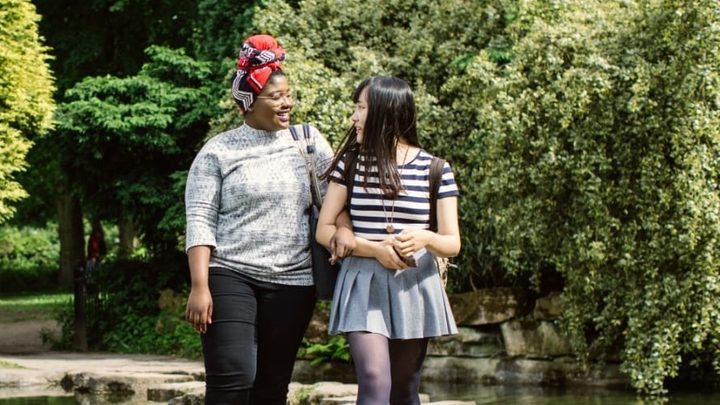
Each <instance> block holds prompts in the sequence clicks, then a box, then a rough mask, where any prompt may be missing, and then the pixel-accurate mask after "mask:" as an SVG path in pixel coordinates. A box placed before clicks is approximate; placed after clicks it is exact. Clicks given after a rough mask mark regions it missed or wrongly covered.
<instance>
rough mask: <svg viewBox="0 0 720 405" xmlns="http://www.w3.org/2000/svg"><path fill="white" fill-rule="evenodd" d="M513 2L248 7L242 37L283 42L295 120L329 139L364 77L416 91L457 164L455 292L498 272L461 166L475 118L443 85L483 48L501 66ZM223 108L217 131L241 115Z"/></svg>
mask: <svg viewBox="0 0 720 405" xmlns="http://www.w3.org/2000/svg"><path fill="white" fill-rule="evenodd" d="M515 3H516V1H515V0H485V1H469V0H452V1H444V2H439V1H411V0H401V1H394V2H386V1H381V0H370V1H345V2H343V3H342V6H341V7H338V3H337V2H336V1H333V0H316V1H301V2H298V3H297V4H291V3H290V2H284V1H281V0H269V1H265V2H263V3H261V4H260V5H258V7H256V9H255V10H254V11H253V19H252V21H251V22H252V24H251V26H250V27H249V28H248V29H247V32H246V33H245V35H247V34H249V33H257V32H263V33H269V34H272V35H274V36H276V37H277V38H278V39H279V40H280V42H281V44H282V45H283V46H284V47H285V48H286V49H287V51H288V53H289V58H288V60H287V62H286V64H285V66H286V71H287V72H288V74H289V80H290V82H291V85H292V86H293V87H294V89H295V93H296V95H297V102H296V105H295V109H294V112H293V120H294V121H296V122H302V121H308V122H312V123H313V124H314V125H316V126H317V127H318V128H319V129H320V131H321V132H323V133H324V134H325V135H326V136H327V137H328V138H329V139H330V141H331V142H334V143H337V142H338V141H339V139H340V138H342V137H343V136H344V134H345V132H346V130H347V128H348V127H349V120H348V118H349V116H350V113H351V100H350V94H351V93H352V90H353V88H354V86H355V85H356V84H357V83H359V82H360V81H361V80H362V79H364V78H365V77H367V76H370V75H374V74H390V75H395V76H399V77H402V78H404V79H406V80H408V81H409V82H410V83H411V85H413V87H414V88H415V94H416V102H417V104H418V113H419V129H420V131H419V134H420V137H421V142H422V144H423V145H424V146H425V147H426V148H427V149H429V150H430V151H432V152H434V153H436V154H438V155H440V156H443V157H445V158H447V159H448V160H449V161H450V162H451V163H452V164H453V167H454V169H455V172H456V176H457V178H458V179H459V182H460V184H461V185H462V186H463V196H464V197H463V198H462V199H461V201H460V202H461V215H462V218H461V219H462V229H463V232H462V235H463V244H464V250H463V253H462V257H461V266H460V268H461V269H463V272H464V273H465V275H466V276H465V277H460V275H459V274H456V275H455V276H454V277H453V278H452V279H451V283H453V284H454V285H453V287H454V288H470V285H471V284H472V283H474V284H475V285H478V284H479V283H486V284H487V283H489V282H490V281H489V280H486V279H485V278H480V277H479V275H482V276H484V273H482V272H480V271H479V270H476V269H480V268H484V267H488V266H494V267H493V268H494V269H495V271H498V269H499V264H498V259H497V258H496V256H497V255H493V254H491V253H489V252H488V249H487V248H486V246H487V245H488V243H486V242H485V240H486V239H488V238H489V236H488V231H487V228H488V227H487V226H486V221H475V219H476V217H477V216H476V215H474V214H468V213H473V212H475V211H476V208H477V205H476V203H475V202H474V201H476V199H474V198H473V197H474V195H475V194H476V192H475V188H474V187H473V186H472V185H470V184H471V183H470V180H469V177H468V176H469V174H470V173H469V171H470V170H471V168H470V166H469V165H467V164H466V163H465V162H466V161H467V156H468V150H473V148H476V147H479V145H477V144H470V143H468V139H469V132H470V131H469V130H468V128H472V125H475V122H474V120H473V118H474V117H475V114H474V113H473V114H471V115H469V116H460V115H456V114H454V112H453V110H452V107H453V106H454V103H463V102H464V101H463V100H462V99H459V98H458V97H456V95H454V94H451V93H445V92H442V91H441V89H442V86H443V84H444V83H445V82H446V81H447V80H450V78H451V77H454V76H458V75H462V74H463V72H464V69H465V68H466V66H467V64H468V63H469V61H471V60H472V58H473V56H474V55H476V54H478V53H479V52H481V51H482V50H486V49H487V50H488V52H489V53H490V54H491V55H492V58H493V60H494V61H495V63H498V64H503V63H506V62H507V58H508V49H509V46H510V45H509V39H508V38H507V36H506V35H505V28H506V27H507V26H508V24H510V23H512V21H513V20H514V19H515V15H516V10H517V6H516V5H515ZM468 16H473V18H468ZM225 97H226V98H225V99H226V100H229V98H228V96H225ZM225 105H226V111H228V113H227V114H226V115H225V116H224V117H223V118H222V119H219V120H217V121H215V126H214V132H218V131H220V130H224V129H226V128H228V127H231V126H233V125H237V124H238V123H239V121H240V119H241V118H240V117H239V116H238V114H237V112H236V111H234V110H233V107H232V104H231V103H230V102H229V101H227V102H226V103H225ZM466 186H467V187H466ZM465 193H467V194H465ZM466 196H469V197H470V198H468V197H466Z"/></svg>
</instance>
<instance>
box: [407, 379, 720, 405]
mask: <svg viewBox="0 0 720 405" xmlns="http://www.w3.org/2000/svg"><path fill="white" fill-rule="evenodd" d="M420 391H421V392H425V393H427V394H430V399H431V400H432V401H433V402H434V401H441V400H450V399H453V400H464V401H475V403H476V404H477V405H660V404H663V405H665V404H668V405H701V404H702V405H710V404H718V405H720V391H710V390H703V391H700V390H689V389H683V390H674V391H671V393H670V394H669V395H668V396H667V398H664V399H657V398H640V397H638V396H636V395H635V392H634V391H630V390H628V391H623V390H617V389H615V390H609V389H601V388H573V389H558V388H545V387H532V386H499V385H498V386H478V387H472V386H468V385H448V384H433V383H426V384H423V386H422V388H421V390H420Z"/></svg>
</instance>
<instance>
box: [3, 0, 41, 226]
mask: <svg viewBox="0 0 720 405" xmlns="http://www.w3.org/2000/svg"><path fill="white" fill-rule="evenodd" d="M38 19H39V17H38V15H37V14H36V12H35V8H34V7H33V6H32V4H31V3H30V2H29V1H26V0H2V1H0V27H2V28H0V156H2V159H0V223H2V222H4V221H6V220H7V219H8V218H10V217H12V215H13V213H14V212H15V208H14V206H13V205H12V204H13V203H14V202H17V201H19V200H20V199H22V198H24V197H26V196H27V193H26V192H25V190H24V189H23V188H22V187H21V185H20V184H19V183H18V182H17V181H16V180H15V179H14V178H13V174H14V173H16V172H18V171H22V170H25V168H26V167H27V164H26V162H25V156H26V154H27V152H28V150H29V149H30V146H31V145H32V143H31V141H30V140H29V139H30V137H31V136H33V135H35V134H38V133H41V132H43V131H45V130H47V129H49V128H50V126H51V121H50V119H51V115H52V111H53V107H54V104H53V101H52V93H53V83H52V78H51V76H50V71H49V69H48V64H47V59H48V56H47V50H48V49H47V48H46V47H45V46H43V45H42V43H41V38H40V36H39V35H38V29H37V21H38Z"/></svg>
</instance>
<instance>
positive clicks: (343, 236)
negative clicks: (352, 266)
mask: <svg viewBox="0 0 720 405" xmlns="http://www.w3.org/2000/svg"><path fill="white" fill-rule="evenodd" d="M356 247H357V241H356V240H355V235H354V234H353V231H352V230H350V229H348V228H345V227H343V226H341V227H338V228H337V230H336V231H335V234H334V235H333V236H332V238H331V239H330V251H331V252H332V255H331V257H330V263H332V264H335V263H336V262H337V261H338V260H339V259H341V258H343V257H347V256H350V255H351V254H352V252H353V250H355V248H356Z"/></svg>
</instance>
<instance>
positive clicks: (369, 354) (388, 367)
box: [347, 332, 428, 405]
mask: <svg viewBox="0 0 720 405" xmlns="http://www.w3.org/2000/svg"><path fill="white" fill-rule="evenodd" d="M347 339H348V344H349V345H350V354H351V355H352V358H353V363H355V374H356V375H357V381H358V396H357V404H359V405H387V404H392V405H419V404H420V396H419V390H420V371H421V369H422V364H423V361H424V360H425V354H426V352H427V345H428V339H427V338H425V339H407V340H402V339H388V338H386V337H385V336H383V335H378V334H376V333H368V332H350V333H348V335H347Z"/></svg>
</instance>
